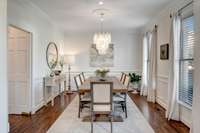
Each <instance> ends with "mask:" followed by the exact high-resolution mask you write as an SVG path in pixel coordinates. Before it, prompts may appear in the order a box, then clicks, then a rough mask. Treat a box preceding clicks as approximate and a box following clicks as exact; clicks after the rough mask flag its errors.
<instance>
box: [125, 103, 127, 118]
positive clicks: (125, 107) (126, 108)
mask: <svg viewBox="0 0 200 133" xmlns="http://www.w3.org/2000/svg"><path fill="white" fill-rule="evenodd" d="M125 115H126V118H127V107H126V103H125Z"/></svg>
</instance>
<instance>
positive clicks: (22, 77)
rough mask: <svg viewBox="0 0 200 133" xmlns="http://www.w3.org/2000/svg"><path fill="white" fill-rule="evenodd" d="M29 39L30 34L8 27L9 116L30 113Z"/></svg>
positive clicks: (30, 62)
mask: <svg viewBox="0 0 200 133" xmlns="http://www.w3.org/2000/svg"><path fill="white" fill-rule="evenodd" d="M31 38H32V34H31V33H30V32H28V31H25V30H23V29H21V28H18V27H15V26H12V25H10V26H8V52H7V56H8V58H7V59H8V61H7V63H8V105H9V107H8V111H9V114H30V113H31V99H32V93H31V92H32V91H31V90H32V89H31V88H32V87H31V86H32V85H31V73H32V71H31V64H32V61H31V46H32V44H31V43H32V42H31Z"/></svg>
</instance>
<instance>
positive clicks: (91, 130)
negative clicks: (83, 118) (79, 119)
mask: <svg viewBox="0 0 200 133" xmlns="http://www.w3.org/2000/svg"><path fill="white" fill-rule="evenodd" d="M91 133H93V114H91Z"/></svg>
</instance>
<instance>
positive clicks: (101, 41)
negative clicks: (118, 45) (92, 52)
mask: <svg viewBox="0 0 200 133" xmlns="http://www.w3.org/2000/svg"><path fill="white" fill-rule="evenodd" d="M104 15H105V14H104V13H100V17H101V19H100V20H101V32H98V33H95V34H94V38H93V43H94V44H95V45H96V49H97V50H98V52H99V54H101V55H103V54H106V51H107V49H108V48H109V44H111V34H110V33H108V32H103V21H104Z"/></svg>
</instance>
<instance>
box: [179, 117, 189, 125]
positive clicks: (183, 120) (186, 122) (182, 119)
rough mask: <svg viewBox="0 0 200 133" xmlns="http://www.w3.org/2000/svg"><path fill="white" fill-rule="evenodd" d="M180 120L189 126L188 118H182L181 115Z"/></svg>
mask: <svg viewBox="0 0 200 133" xmlns="http://www.w3.org/2000/svg"><path fill="white" fill-rule="evenodd" d="M180 121H181V122H183V123H184V124H185V125H186V126H188V127H190V126H191V122H190V121H189V120H188V119H186V118H184V117H181V119H180Z"/></svg>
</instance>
